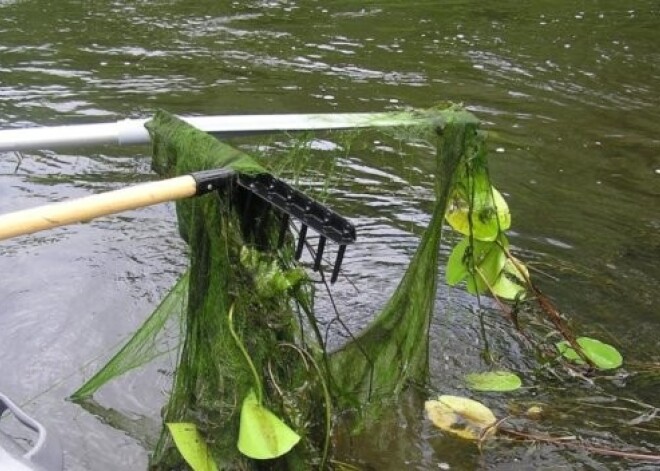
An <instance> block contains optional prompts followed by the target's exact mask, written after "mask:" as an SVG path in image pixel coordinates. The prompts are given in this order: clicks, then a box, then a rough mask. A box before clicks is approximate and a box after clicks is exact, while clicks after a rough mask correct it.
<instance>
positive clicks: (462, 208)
mask: <svg viewBox="0 0 660 471" xmlns="http://www.w3.org/2000/svg"><path fill="white" fill-rule="evenodd" d="M466 193H467V194H466ZM469 194H470V193H469V190H463V191H454V193H453V194H452V197H451V200H450V207H449V209H448V210H447V214H446V215H445V218H446V219H447V222H448V223H449V225H450V226H451V227H452V228H453V229H454V230H455V231H458V232H460V233H461V234H463V235H470V222H471V223H472V236H473V237H474V238H475V239H477V240H483V241H491V240H495V239H496V238H497V235H498V234H499V233H500V231H505V230H507V229H508V228H509V227H510V226H511V213H510V212H509V206H508V205H507V203H506V201H505V199H504V197H503V196H502V194H501V193H500V192H499V191H497V189H495V188H494V187H490V186H487V187H486V188H482V189H475V194H474V200H473V206H472V213H471V214H470V204H469V201H470V199H469Z"/></svg>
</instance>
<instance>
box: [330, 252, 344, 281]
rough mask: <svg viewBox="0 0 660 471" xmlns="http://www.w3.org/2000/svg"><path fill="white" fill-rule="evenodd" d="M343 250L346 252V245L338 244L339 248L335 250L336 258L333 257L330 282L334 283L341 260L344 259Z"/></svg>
mask: <svg viewBox="0 0 660 471" xmlns="http://www.w3.org/2000/svg"><path fill="white" fill-rule="evenodd" d="M344 252H346V246H345V245H340V246H339V250H338V251H337V258H336V259H335V266H334V267H333V268H332V276H331V277H330V283H334V282H335V281H337V278H338V277H339V269H340V268H341V262H342V261H343V260H344Z"/></svg>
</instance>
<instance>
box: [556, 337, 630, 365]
mask: <svg viewBox="0 0 660 471" xmlns="http://www.w3.org/2000/svg"><path fill="white" fill-rule="evenodd" d="M576 340H577V343H578V345H579V346H580V347H582V351H584V354H585V355H586V356H587V358H589V359H590V360H591V361H593V362H594V365H596V366H597V367H598V368H599V369H601V370H611V369H613V368H618V367H620V366H621V365H622V364H623V357H622V356H621V353H619V351H618V350H617V349H616V348H614V347H613V346H612V345H609V344H607V343H604V342H601V341H600V340H596V339H592V338H590V337H579V338H577V339H576ZM556 346H557V349H558V350H559V353H561V354H562V355H563V356H564V358H566V359H567V360H569V361H572V362H574V363H577V364H578V365H584V360H583V359H582V358H580V356H579V355H578V354H577V352H576V351H575V350H573V348H571V346H570V345H569V343H568V342H566V341H565V340H562V341H561V342H558V343H557V344H556Z"/></svg>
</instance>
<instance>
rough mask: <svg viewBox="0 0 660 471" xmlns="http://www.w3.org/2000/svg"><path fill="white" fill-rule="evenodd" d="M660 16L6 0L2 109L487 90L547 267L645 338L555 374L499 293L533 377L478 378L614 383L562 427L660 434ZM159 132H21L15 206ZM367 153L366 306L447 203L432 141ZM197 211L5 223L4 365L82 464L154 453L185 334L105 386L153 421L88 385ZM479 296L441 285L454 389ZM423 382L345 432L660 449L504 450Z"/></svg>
mask: <svg viewBox="0 0 660 471" xmlns="http://www.w3.org/2000/svg"><path fill="white" fill-rule="evenodd" d="M659 31H660V4H659V3H658V2H657V1H654V0H637V1H632V2H621V1H612V0H601V1H573V2H568V1H548V0H539V1H535V2H519V1H513V0H503V1H500V2H479V1H467V0H455V1H440V0H437V1H425V0H410V1H406V2H404V1H363V2H352V1H347V0H333V1H325V2H321V1H312V0H298V1H286V0H280V1H243V2H238V1H235V2H230V1H211V0H206V1H196V2H186V1H172V0H170V1H151V2H134V1H125V0H124V1H120V0H117V1H98V2H79V1H70V0H60V1H57V2H50V1H43V0H40V1H37V0H34V1H31V0H24V1H20V0H17V1H7V0H5V1H1V0H0V127H2V128H10V127H24V126H34V125H55V124H73V123H92V122H104V121H113V120H117V119H121V118H124V117H148V116H149V115H150V114H151V113H152V112H153V111H154V110H155V109H158V108H163V109H166V110H168V111H170V112H173V113H178V114H247V113H289V112H291V113H293V112H296V113H303V112H349V111H384V110H398V109H404V108H406V107H418V108H423V107H427V106H430V105H433V104H435V103H437V102H441V101H447V100H449V101H454V102H462V103H464V104H465V105H466V106H467V107H468V108H469V109H470V110H471V111H473V112H474V113H475V114H476V115H477V116H478V117H479V118H480V119H481V120H482V122H483V126H484V128H486V129H488V130H489V131H490V150H491V169H492V176H493V179H494V181H495V184H496V185H497V186H498V188H500V189H501V190H502V191H503V192H504V193H505V194H506V196H507V199H508V201H509V204H510V207H511V211H512V214H513V226H512V231H511V236H510V239H511V243H512V245H513V246H514V248H515V250H516V251H517V253H519V254H520V255H521V257H523V258H524V259H525V260H527V261H529V262H532V264H533V265H534V266H536V267H537V268H538V269H539V270H540V271H537V272H534V273H533V276H534V278H535V280H536V281H537V283H538V284H539V286H540V287H541V289H542V290H543V291H544V292H545V293H546V294H547V295H548V296H550V297H551V298H552V299H553V300H554V302H555V304H556V305H557V307H558V308H559V309H560V310H561V311H562V312H563V313H565V314H566V315H567V316H569V317H570V318H571V319H572V320H573V321H574V325H575V328H576V330H578V331H579V332H580V333H583V334H586V335H592V336H595V337H598V338H601V339H603V340H604V341H607V342H609V343H612V344H614V345H616V346H617V348H619V349H620V350H621V352H622V353H623V355H624V358H625V359H626V365H625V368H624V370H623V371H622V372H620V373H617V375H616V377H615V378H612V379H607V380H599V381H597V382H596V384H593V385H591V384H589V383H588V382H585V381H582V380H576V381H575V382H572V381H555V382H552V381H548V380H547V378H541V377H537V376H536V374H535V371H534V370H533V369H531V368H530V364H531V363H530V361H529V359H526V358H525V355H529V352H527V353H525V352H521V351H519V350H518V348H517V345H516V344H515V342H513V341H512V340H511V338H510V337H509V336H508V335H507V334H506V333H505V332H506V329H508V328H509V327H508V326H507V325H506V324H505V323H504V322H503V321H501V320H498V318H497V316H496V315H495V314H494V313H490V314H489V315H488V316H487V319H489V320H488V321H487V324H489V325H490V327H491V337H490V338H491V341H492V342H493V345H494V347H495V349H496V350H497V349H499V351H502V352H508V353H507V357H506V358H504V359H502V362H503V364H504V365H505V366H509V367H511V368H514V369H517V370H518V371H520V373H521V374H522V376H523V377H524V380H525V385H526V386H527V388H526V389H523V390H522V391H521V392H516V393H514V394H512V395H509V396H498V395H488V394H482V395H473V397H475V398H477V399H479V400H481V401H483V402H484V403H486V404H488V405H489V406H491V407H492V408H493V409H494V410H495V411H496V412H497V413H498V415H499V416H504V415H506V414H507V411H508V410H509V409H510V404H511V403H513V402H525V401H539V402H541V403H542V404H550V405H553V404H554V405H557V404H561V403H562V402H563V401H565V400H566V399H567V398H571V399H574V398H582V399H584V400H585V401H586V402H589V404H594V403H596V404H598V407H593V406H584V407H578V408H576V409H573V410H570V409H566V408H562V407H559V406H558V407H557V411H558V412H557V413H556V414H550V417H549V418H548V420H547V421H545V422H543V423H541V424H538V430H544V431H548V432H551V433H554V434H559V435H561V434H566V435H571V434H578V435H581V436H584V437H587V438H591V439H593V440H601V441H602V442H601V443H605V444H608V445H610V446H616V447H618V448H622V449H627V447H637V448H638V449H645V450H646V451H647V452H655V453H660V426H659V424H658V423H657V422H658V419H655V418H653V417H654V416H653V417H651V418H650V419H649V420H646V421H640V422H639V423H638V424H637V425H635V426H631V421H634V420H636V418H637V417H638V415H636V414H635V413H631V412H630V410H628V407H623V405H624V404H628V406H629V408H631V409H635V410H637V411H639V414H643V413H644V412H651V413H652V411H653V407H660V396H659V394H658V390H659V388H660V375H658V374H656V375H653V374H646V375H640V374H636V372H637V371H639V370H640V369H641V366H639V365H640V364H644V365H646V366H648V365H652V364H655V365H657V364H658V363H659V362H660V350H659V348H658V347H659V343H658V338H659V335H658V333H659V332H660V312H658V301H659V298H658V294H657V286H658V282H659V281H660V263H659V262H660V235H659V234H660V212H659V210H658V207H659V204H658V203H659V200H660V198H659V196H660V137H659V135H660V111H659V109H660V107H659V105H660V49H659V47H658V46H659V44H660V41H659V39H660V33H659ZM149 151H150V150H149V148H148V147H147V146H141V147H135V148H118V147H98V148H72V149H67V150H66V151H57V152H54V151H35V152H25V153H23V154H22V155H18V154H14V153H4V154H0V212H2V213H5V212H9V211H13V210H17V209H22V208H27V207H32V206H36V205H38V204H42V203H46V202H50V201H58V200H64V199H68V198H72V197H77V196H83V195H87V194H90V193H95V192H100V191H106V190H111V189H115V188H120V187H123V186H125V185H127V184H130V183H136V182H142V181H146V180H151V179H154V178H155V176H154V175H153V173H152V172H151V171H150V168H149V158H148V157H149ZM341 166H342V169H341V170H342V173H343V175H344V178H343V179H342V180H341V182H340V183H338V184H337V187H336V188H334V192H333V193H332V194H331V199H330V201H331V202H333V204H334V205H336V207H337V208H338V209H339V210H341V211H342V212H343V213H345V214H347V215H348V216H350V217H351V218H353V220H354V221H355V222H356V225H357V226H358V234H359V238H360V239H359V243H358V244H357V245H356V246H355V247H353V248H351V250H350V251H349V253H348V255H347V259H346V260H345V262H344V268H345V273H346V275H347V277H348V278H349V279H350V281H351V283H348V282H346V281H343V282H340V283H338V284H337V287H336V290H337V297H338V299H339V300H340V301H341V302H343V303H345V304H344V306H348V307H345V312H346V313H351V314H350V315H347V316H346V320H347V321H348V323H349V324H350V325H351V326H352V327H353V328H355V329H359V328H360V327H361V326H362V325H364V322H366V320H367V319H368V318H369V317H370V316H371V315H373V313H374V312H375V310H376V309H377V308H378V307H379V306H381V305H382V303H384V301H385V299H386V297H387V294H388V293H390V292H391V291H392V290H393V289H394V287H395V286H396V283H397V282H398V280H399V279H400V277H401V274H402V272H403V270H404V269H405V267H406V264H407V261H408V259H409V257H410V256H411V254H412V253H413V252H414V250H415V248H416V245H417V241H418V234H419V233H420V231H421V229H422V228H423V227H424V224H425V223H426V222H427V221H428V218H429V211H430V202H429V200H430V198H431V192H432V181H431V179H430V177H429V176H428V172H429V169H430V168H431V162H430V159H429V156H428V155H425V154H424V152H420V153H419V154H418V155H413V156H409V157H406V158H401V157H399V156H397V155H395V154H391V153H387V152H376V151H366V152H364V154H361V153H360V154H357V153H356V155H351V156H350V158H348V159H345V160H344V161H342V162H341ZM175 222H176V219H175V214H174V210H173V207H172V206H171V205H162V206H157V207H152V208H148V209H143V210H139V211H132V212H129V213H125V214H122V215H118V216H115V217H108V218H102V219H99V220H96V221H93V222H91V223H88V224H84V225H76V226H70V227H66V228H60V229H57V230H52V231H48V232H44V233H41V234H37V235H34V236H30V237H22V238H16V239H13V240H10V241H5V242H2V243H1V244H0V254H1V257H0V280H1V282H0V355H1V356H0V391H2V392H3V393H5V394H7V395H9V396H10V397H12V398H13V399H14V400H16V401H17V402H18V403H20V404H23V405H24V406H25V408H26V410H28V411H29V412H30V413H32V414H34V415H35V416H36V417H38V418H40V419H41V420H42V421H43V422H44V423H46V424H47V425H48V427H49V428H50V429H52V430H53V431H54V432H56V433H58V434H59V435H60V437H61V438H62V442H63V445H64V449H65V452H66V464H67V469H71V470H84V469H93V470H114V469H145V467H146V463H147V453H148V445H147V444H145V441H148V440H146V438H145V437H149V436H151V433H152V432H153V430H154V428H155V429H156V430H157V428H158V419H159V413H160V408H161V407H162V405H163V404H164V402H165V400H166V398H167V391H168V387H169V382H170V380H171V376H170V374H169V372H170V371H171V363H172V361H171V360H172V359H171V358H162V359H160V360H158V361H157V362H156V364H154V365H151V366H148V367H146V368H143V369H142V370H140V372H139V373H138V374H134V375H128V376H126V377H125V378H122V379H120V380H117V381H115V382H113V383H111V384H109V385H108V386H106V387H105V388H104V389H103V390H102V391H101V392H100V393H99V394H98V395H97V400H98V401H99V402H100V403H102V404H103V405H104V406H106V407H112V408H114V409H115V410H117V411H120V412H122V413H123V414H124V415H126V416H127V417H129V418H130V419H133V422H131V423H132V425H131V427H132V429H131V433H126V432H125V431H121V430H117V429H116V428H113V427H111V426H110V425H108V424H106V423H104V422H103V421H101V420H100V419H99V418H97V417H96V416H95V415H92V414H90V413H89V412H87V411H85V410H83V409H82V408H80V407H78V406H76V405H74V404H71V403H69V402H66V401H65V398H66V397H67V396H68V395H69V394H71V393H72V392H73V391H74V390H75V389H76V388H77V387H78V386H79V385H80V384H81V383H82V382H83V381H84V380H85V379H86V378H88V377H89V376H90V374H91V373H92V372H93V371H94V367H96V366H98V365H99V364H101V363H102V362H103V360H104V359H107V358H108V357H109V355H110V354H111V353H112V352H113V351H115V350H116V346H117V344H118V343H119V342H121V341H122V340H123V339H124V338H125V337H126V336H127V335H129V334H130V333H131V332H133V331H134V329H135V328H137V327H138V326H139V325H140V324H141V322H142V320H144V318H145V317H146V316H147V315H148V314H149V313H150V312H151V311H152V310H153V308H154V307H155V305H156V304H157V303H158V302H159V300H160V299H161V298H162V296H163V295H164V294H165V293H166V292H167V291H168V289H169V288H170V287H171V286H172V284H173V282H174V281H175V280H176V278H177V276H178V275H179V274H180V273H181V272H182V271H183V270H184V269H185V266H186V263H187V261H186V254H185V247H184V245H183V243H182V242H181V241H180V239H179V237H178V235H177V232H176V224H175ZM450 241H453V238H452V237H450V238H449V239H448V242H450ZM447 250H448V246H445V247H444V250H443V254H444V255H446V254H447ZM475 306H476V304H475V301H474V299H473V298H472V297H471V296H469V295H467V294H466V293H464V292H463V291H462V290H461V289H451V290H449V289H447V288H446V287H444V286H442V285H441V287H440V290H439V293H438V308H437V311H438V312H437V315H436V318H435V320H434V325H433V338H432V392H437V393H457V394H466V395H470V394H471V393H469V392H468V391H467V390H466V389H465V388H464V387H463V383H462V377H463V375H464V374H465V373H468V372H471V371H477V370H481V369H485V368H486V367H487V366H486V365H485V364H484V363H483V362H482V359H481V356H480V351H481V349H482V348H483V339H482V338H481V336H480V327H479V322H478V318H477V316H476V315H475V314H473V311H474V309H475ZM168 341H170V342H171V343H172V345H173V346H174V345H176V339H174V338H173V339H170V340H168ZM90 362H91V363H90ZM656 372H657V367H656ZM540 385H542V386H543V387H542V388H538V386H540ZM610 395H615V396H617V397H619V398H627V399H630V401H639V402H641V403H644V404H647V405H649V406H651V409H645V408H644V407H645V406H640V405H639V404H638V403H633V402H623V401H622V400H620V399H619V400H612V399H611V396H610ZM423 399H424V398H422V397H416V396H415V397H410V398H406V400H405V401H403V402H402V403H401V404H400V406H399V407H398V408H397V409H396V410H393V411H392V412H391V414H387V415H386V416H385V417H383V419H382V421H381V423H380V424H378V426H377V427H373V429H370V431H369V433H367V434H365V436H358V437H355V438H353V439H351V440H339V442H340V443H339V448H338V453H339V455H340V457H341V458H342V459H343V460H344V461H349V462H353V463H354V464H356V465H359V466H362V467H363V468H364V469H379V470H380V469H383V470H399V469H446V467H447V466H448V467H449V469H457V470H459V469H598V470H600V469H653V468H652V467H651V466H649V465H647V464H646V465H645V464H642V463H637V462H624V461H619V460H617V459H613V458H602V457H597V456H594V455H589V454H586V453H584V452H575V451H567V450H563V449H560V448H556V447H553V446H533V445H529V444H527V445H508V444H497V445H492V446H488V447H486V449H485V450H484V451H483V453H481V454H480V453H479V452H478V450H477V448H476V447H475V446H474V444H471V443H463V442H458V441H456V440H455V439H453V438H451V437H447V436H445V435H443V434H442V433H440V432H438V431H437V430H434V429H433V427H432V426H431V425H430V424H429V423H428V422H427V421H426V419H425V418H424V413H423ZM549 409H551V407H549ZM136 437H137V438H136Z"/></svg>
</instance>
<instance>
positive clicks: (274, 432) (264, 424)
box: [238, 391, 300, 460]
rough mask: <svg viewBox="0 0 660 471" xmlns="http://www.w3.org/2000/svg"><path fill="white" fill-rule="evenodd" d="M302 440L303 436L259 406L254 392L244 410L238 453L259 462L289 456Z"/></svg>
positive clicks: (248, 397) (249, 395)
mask: <svg viewBox="0 0 660 471" xmlns="http://www.w3.org/2000/svg"><path fill="white" fill-rule="evenodd" d="M299 441H300V435H298V434H297V433H296V432H294V431H293V430H291V429H290V428H289V426H288V425H286V424H285V423H284V422H282V421H281V420H280V418H279V417H277V416H276V415H275V414H273V413H272V412H271V411H269V410H268V409H266V408H265V407H264V406H263V405H261V404H260V403H259V400H258V399H257V395H256V394H255V392H254V391H250V393H249V394H248V395H247V397H246V398H245V400H243V406H242V407H241V425H240V429H239V431H238V450H239V451H240V452H241V453H243V454H244V455H245V456H248V457H250V458H254V459H256V460H268V459H273V458H277V457H278V456H282V455H284V454H285V453H288V452H289V450H291V448H293V447H294V446H295V445H296V444H297V443H298V442H299Z"/></svg>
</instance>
